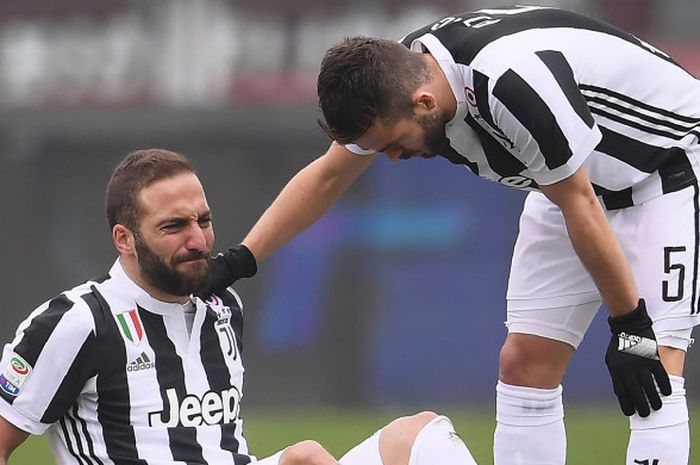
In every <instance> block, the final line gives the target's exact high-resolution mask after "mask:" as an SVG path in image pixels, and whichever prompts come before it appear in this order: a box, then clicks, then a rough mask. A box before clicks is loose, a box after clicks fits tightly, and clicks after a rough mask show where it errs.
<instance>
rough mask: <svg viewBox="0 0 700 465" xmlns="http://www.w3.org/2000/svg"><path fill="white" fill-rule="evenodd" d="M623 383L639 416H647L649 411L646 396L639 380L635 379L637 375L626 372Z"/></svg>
mask: <svg viewBox="0 0 700 465" xmlns="http://www.w3.org/2000/svg"><path fill="white" fill-rule="evenodd" d="M625 385H626V386H627V392H628V393H629V396H630V398H631V399H632V403H633V404H634V409H635V410H636V411H637V413H638V414H639V416H640V417H648V416H649V413H650V411H649V404H648V403H647V398H646V396H645V395H644V391H643V390H642V386H641V385H640V380H638V379H637V375H636V374H635V373H627V374H626V375H625Z"/></svg>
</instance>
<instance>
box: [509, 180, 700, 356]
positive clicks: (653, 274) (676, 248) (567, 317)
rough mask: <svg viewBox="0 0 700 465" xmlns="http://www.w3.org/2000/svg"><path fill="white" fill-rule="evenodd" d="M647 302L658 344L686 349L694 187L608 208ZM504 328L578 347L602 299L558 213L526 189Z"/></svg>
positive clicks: (694, 285)
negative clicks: (619, 206) (642, 201)
mask: <svg viewBox="0 0 700 465" xmlns="http://www.w3.org/2000/svg"><path fill="white" fill-rule="evenodd" d="M607 215H608V220H609V221H610V225H611V226H612V228H613V230H614V231H615V233H616V235H617V237H618V239H619V241H620V243H621V244H622V247H623V249H624V251H625V254H626V256H627V259H628V261H629V263H630V266H631V268H632V272H633V274H634V277H635V280H636V284H637V287H638V290H639V294H640V296H641V297H643V298H644V299H645V301H646V306H647V311H648V312H649V316H650V317H651V318H652V320H653V321H654V332H655V333H656V336H657V340H658V341H659V344H660V345H665V346H670V347H677V348H680V349H683V350H686V349H687V347H688V344H689V343H690V340H691V339H690V337H691V331H692V328H693V327H694V326H696V325H698V324H700V306H699V304H698V298H699V296H698V241H699V240H700V238H699V234H700V233H699V231H698V228H699V226H698V222H699V207H698V194H697V188H696V187H694V186H691V187H688V188H685V189H682V190H680V191H677V192H673V193H669V194H665V195H662V196H660V197H656V198H654V199H651V200H649V201H647V202H645V203H643V204H640V205H636V206H633V207H628V208H623V209H620V210H612V211H608V212H607ZM507 300H508V318H507V320H506V326H507V327H508V332H509V333H526V334H535V335H538V336H542V337H547V338H550V339H556V340H560V341H563V342H566V343H568V344H570V345H572V346H573V347H574V348H576V347H578V345H579V343H580V342H581V340H582V339H583V335H584V333H585V332H586V330H587V329H588V326H589V325H590V323H591V321H592V320H593V317H594V316H595V313H596V312H597V311H598V308H599V307H600V304H601V297H600V294H599V292H598V290H597V289H596V286H595V284H594V283H593V279H592V278H591V276H590V275H589V273H588V271H586V269H585V268H584V267H583V265H582V264H581V261H580V260H579V258H578V256H577V255H576V253H575V252H574V249H573V247H572V245H571V241H570V239H569V236H568V235H567V231H566V225H565V222H564V217H563V215H562V213H561V210H560V209H559V208H558V207H557V206H556V205H555V204H554V203H552V202H551V201H549V200H548V199H547V198H546V197H545V196H544V195H543V194H541V193H535V192H533V193H530V194H529V195H528V196H527V198H526V200H525V206H524V208H523V213H522V215H521V218H520V234H519V236H518V240H517V242H516V244H515V250H514V252H513V259H512V263H511V271H510V278H509V281H508V294H507Z"/></svg>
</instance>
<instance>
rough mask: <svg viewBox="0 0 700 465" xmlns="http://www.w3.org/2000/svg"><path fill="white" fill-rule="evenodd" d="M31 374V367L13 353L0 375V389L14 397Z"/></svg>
mask: <svg viewBox="0 0 700 465" xmlns="http://www.w3.org/2000/svg"><path fill="white" fill-rule="evenodd" d="M31 373H32V366H31V365H30V364H28V363H27V361H26V360H24V359H23V358H22V357H20V356H19V355H18V354H17V353H15V352H13V353H12V354H11V355H10V360H9V361H8V362H7V365H5V368H4V369H3V370H2V374H0V389H2V390H3V391H4V392H6V393H8V394H9V395H11V396H15V397H16V396H17V395H19V391H20V390H21V389H22V386H23V385H24V383H25V382H26V381H27V378H29V375H30V374H31Z"/></svg>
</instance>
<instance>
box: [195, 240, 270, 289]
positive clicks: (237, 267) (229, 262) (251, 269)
mask: <svg viewBox="0 0 700 465" xmlns="http://www.w3.org/2000/svg"><path fill="white" fill-rule="evenodd" d="M257 271H258V265H257V262H256V261H255V257H254V256H253V254H252V253H251V251H250V250H248V248H247V247H246V246H245V245H243V244H239V245H237V246H236V247H231V248H229V249H228V250H226V251H225V252H221V253H219V254H218V255H216V256H215V257H213V258H212V259H211V261H210V262H209V279H208V281H207V285H206V287H205V288H203V289H200V290H199V291H197V292H196V293H195V295H196V296H197V297H200V298H202V299H203V300H207V299H208V298H209V297H211V296H212V295H213V294H220V293H222V292H224V291H225V290H226V288H227V287H229V286H231V285H232V284H233V283H235V282H236V281H238V280H239V279H241V278H250V277H252V276H255V273H257Z"/></svg>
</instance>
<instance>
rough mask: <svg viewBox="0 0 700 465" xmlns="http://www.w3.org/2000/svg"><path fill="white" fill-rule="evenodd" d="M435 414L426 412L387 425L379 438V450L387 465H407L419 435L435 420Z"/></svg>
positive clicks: (398, 419) (401, 418)
mask: <svg viewBox="0 0 700 465" xmlns="http://www.w3.org/2000/svg"><path fill="white" fill-rule="evenodd" d="M437 416H438V415H437V414H436V413H435V412H430V411H424V412H420V413H417V414H415V415H411V416H406V417H400V418H397V419H396V420H394V421H392V422H391V423H389V424H388V425H386V426H385V427H384V428H383V429H382V433H381V435H380V436H379V450H380V453H381V456H382V462H383V463H384V464H385V465H406V464H407V463H408V458H409V456H410V453H411V448H412V447H413V443H414V442H415V440H416V437H417V436H418V433H419V432H420V431H421V430H422V429H423V428H424V427H425V425H427V424H428V423H430V422H431V421H432V420H433V419H435V418H436V417H437Z"/></svg>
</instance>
